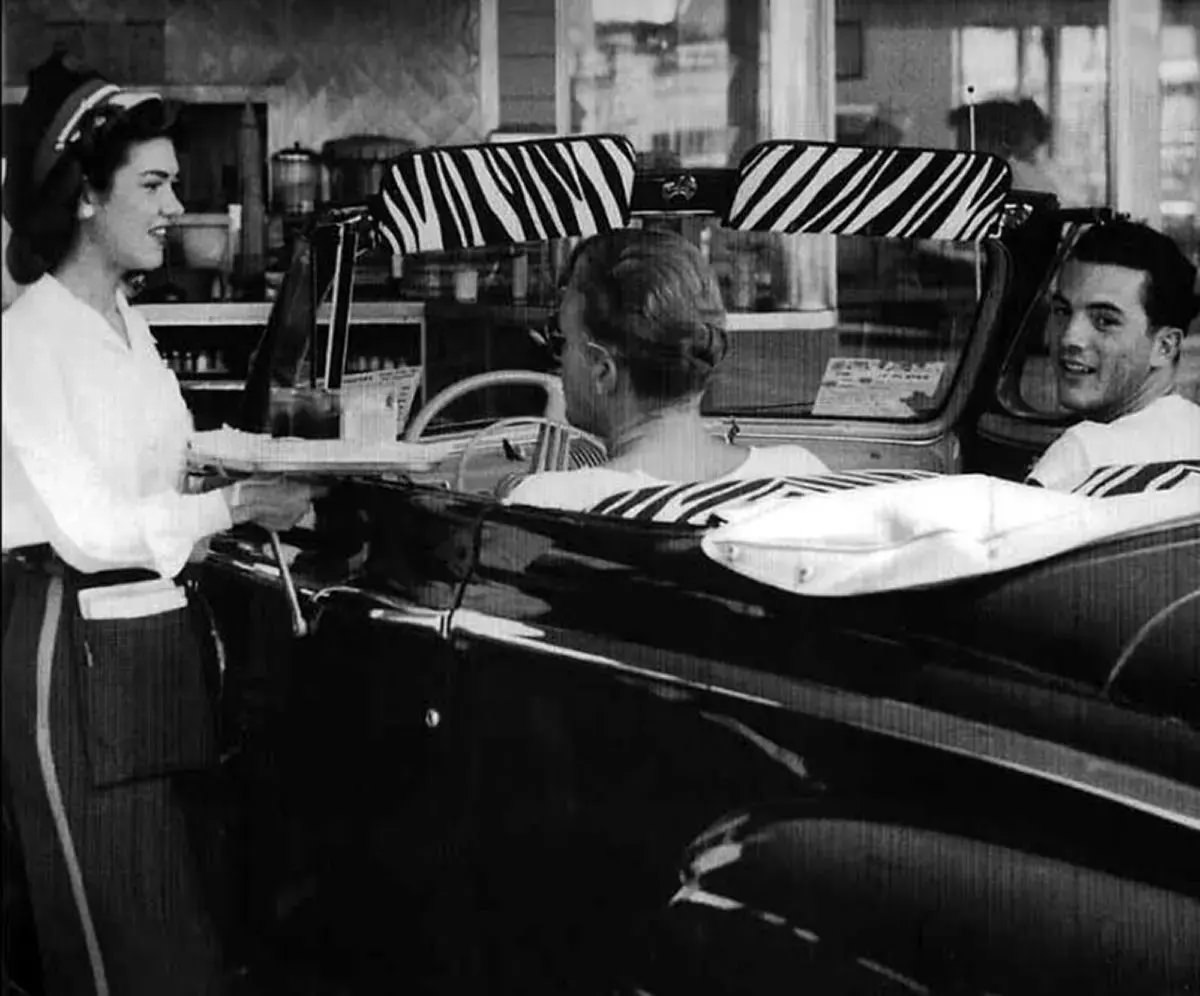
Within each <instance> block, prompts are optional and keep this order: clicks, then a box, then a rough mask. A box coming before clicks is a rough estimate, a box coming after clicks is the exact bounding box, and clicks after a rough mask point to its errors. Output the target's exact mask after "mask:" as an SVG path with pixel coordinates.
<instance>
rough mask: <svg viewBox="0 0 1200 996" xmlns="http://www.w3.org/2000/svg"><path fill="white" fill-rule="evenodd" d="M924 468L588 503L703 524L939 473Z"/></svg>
mask: <svg viewBox="0 0 1200 996" xmlns="http://www.w3.org/2000/svg"><path fill="white" fill-rule="evenodd" d="M940 476H942V475H940V474H934V473H932V472H930V471H925V470H859V471H844V472H842V473H838V474H819V475H814V476H812V477H759V478H749V479H745V480H725V481H720V482H713V481H701V482H700V483H691V484H655V485H651V486H649V487H645V488H637V489H636V490H634V491H622V492H621V493H620V494H615V495H609V496H608V497H607V498H605V499H603V500H602V501H599V502H597V503H596V504H595V505H593V506H592V508H591V509H590V511H591V512H592V513H594V514H597V515H616V516H620V517H621V518H623V519H641V520H644V521H647V522H674V523H677V524H680V525H693V526H705V525H708V524H709V523H710V522H711V521H712V520H713V519H717V518H720V516H721V514H722V513H724V512H729V511H732V510H733V509H735V508H743V507H745V506H746V505H750V504H753V503H754V502H758V501H762V500H764V499H767V498H798V497H802V496H804V495H812V494H824V493H826V492H830V491H848V490H851V489H855V488H866V487H872V486H873V485H877V484H894V483H896V482H897V481H918V480H922V479H924V478H927V477H940Z"/></svg>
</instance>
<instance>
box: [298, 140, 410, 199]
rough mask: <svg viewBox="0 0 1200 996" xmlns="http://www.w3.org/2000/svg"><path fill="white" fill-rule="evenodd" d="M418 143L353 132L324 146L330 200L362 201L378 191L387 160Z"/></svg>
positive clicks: (323, 156)
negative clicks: (353, 133)
mask: <svg viewBox="0 0 1200 996" xmlns="http://www.w3.org/2000/svg"><path fill="white" fill-rule="evenodd" d="M415 147H416V143H414V142H410V141H409V140H408V139H405V138H389V137H388V136H386V135H350V136H347V137H346V138H336V139H333V140H331V141H328V142H326V143H325V144H324V146H322V149H321V153H322V158H323V159H324V160H325V164H326V166H327V167H328V169H329V193H330V200H332V201H333V203H334V204H362V203H365V202H366V200H367V199H368V198H369V197H371V196H374V195H375V194H377V193H378V192H379V187H380V184H381V182H382V180H383V171H384V169H386V167H387V164H388V163H389V162H390V161H391V160H392V159H395V158H396V157H397V156H399V155H401V154H402V153H405V152H408V151H410V150H411V149H413V148H415Z"/></svg>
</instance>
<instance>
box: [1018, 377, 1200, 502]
mask: <svg viewBox="0 0 1200 996" xmlns="http://www.w3.org/2000/svg"><path fill="white" fill-rule="evenodd" d="M1194 459H1200V405H1197V404H1196V403H1195V402H1193V401H1189V400H1188V399H1187V398H1182V397H1180V396H1178V395H1175V394H1169V395H1167V396H1166V397H1163V398H1157V399H1156V400H1154V401H1152V402H1151V403H1150V404H1148V405H1147V406H1146V407H1145V408H1142V409H1139V410H1138V411H1136V412H1131V413H1130V414H1128V415H1123V416H1121V417H1120V418H1118V419H1115V420H1113V421H1112V422H1107V423H1101V422H1087V421H1085V422H1080V423H1078V424H1077V425H1073V426H1071V428H1069V429H1067V430H1066V432H1064V433H1063V434H1062V435H1061V436H1059V437H1058V439H1056V440H1055V441H1054V443H1052V444H1051V445H1050V447H1049V448H1048V449H1047V450H1046V452H1045V453H1044V454H1042V457H1041V459H1040V460H1038V461H1037V463H1036V464H1034V467H1033V469H1032V470H1031V471H1030V472H1029V477H1030V479H1032V480H1034V481H1037V482H1038V483H1040V484H1042V485H1044V486H1045V487H1047V488H1056V489H1059V490H1065V491H1069V490H1070V489H1071V488H1074V487H1076V486H1077V485H1079V484H1081V483H1083V481H1084V480H1086V479H1087V477H1088V475H1090V474H1091V473H1092V472H1093V471H1094V470H1096V469H1097V468H1098V467H1107V466H1115V465H1120V464H1135V463H1139V464H1141V463H1159V462H1165V461H1169V460H1194Z"/></svg>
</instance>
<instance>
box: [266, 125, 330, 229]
mask: <svg viewBox="0 0 1200 996" xmlns="http://www.w3.org/2000/svg"><path fill="white" fill-rule="evenodd" d="M320 192H321V159H320V156H318V155H317V154H316V153H315V152H313V151H312V150H311V149H306V148H303V147H302V146H301V145H300V143H299V142H297V143H296V144H295V145H293V146H292V147H291V148H290V149H280V150H279V151H278V152H276V153H275V154H274V155H272V156H271V194H272V204H273V207H274V210H275V211H276V212H278V213H279V214H282V215H287V216H291V217H296V216H299V215H309V214H312V213H313V211H315V210H316V207H317V202H318V200H319V199H320Z"/></svg>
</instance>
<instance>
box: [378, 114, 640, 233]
mask: <svg viewBox="0 0 1200 996" xmlns="http://www.w3.org/2000/svg"><path fill="white" fill-rule="evenodd" d="M633 173H634V150H633V144H632V143H631V142H630V141H629V140H628V139H627V138H623V137H621V136H619V135H587V136H575V137H571V138H550V139H535V140H533V141H528V142H509V143H503V144H487V145H463V146H456V147H449V148H438V149H419V150H416V151H413V152H406V153H404V154H403V155H401V156H399V157H398V158H396V159H394V160H393V161H392V162H391V164H390V165H389V166H388V169H387V172H386V174H385V175H384V178H383V184H382V189H381V190H380V198H379V201H380V203H379V204H378V205H377V206H376V212H377V214H378V220H379V221H380V222H381V224H382V228H383V232H384V235H385V237H386V238H387V240H388V241H389V242H390V243H391V246H392V251H393V252H394V253H395V254H397V255H402V254H408V253H415V252H428V251H436V250H443V249H463V248H470V247H474V246H487V245H504V244H507V243H512V242H538V241H542V240H544V239H551V238H558V237H563V236H568V235H593V234H595V233H597V232H606V231H609V230H611V229H614V228H623V227H624V226H625V225H626V223H627V222H628V220H629V208H630V203H631V199H632V195H633Z"/></svg>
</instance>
